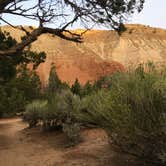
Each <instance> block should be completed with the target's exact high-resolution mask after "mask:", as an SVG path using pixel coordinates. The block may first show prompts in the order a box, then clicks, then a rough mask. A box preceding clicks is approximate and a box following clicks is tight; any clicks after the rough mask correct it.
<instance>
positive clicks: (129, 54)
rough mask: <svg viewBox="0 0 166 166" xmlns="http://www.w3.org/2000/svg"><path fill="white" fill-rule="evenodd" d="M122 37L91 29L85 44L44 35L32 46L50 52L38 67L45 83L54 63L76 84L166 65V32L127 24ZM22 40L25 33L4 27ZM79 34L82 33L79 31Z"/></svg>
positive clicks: (66, 78)
mask: <svg viewBox="0 0 166 166" xmlns="http://www.w3.org/2000/svg"><path fill="white" fill-rule="evenodd" d="M127 27H128V29H127V31H126V32H124V33H123V34H122V35H121V36H118V35H117V33H116V32H114V31H103V30H92V31H88V32H86V33H85V34H84V35H83V41H84V42H83V43H81V44H79V43H74V42H70V41H66V40H63V39H60V38H58V37H56V36H53V35H50V34H44V35H42V36H40V37H39V38H38V40H37V41H35V42H34V43H33V44H32V49H33V50H35V51H45V52H46V53H47V59H46V62H45V63H43V64H41V65H40V66H39V68H38V73H39V75H40V78H41V80H42V81H43V83H46V82H47V80H48V75H49V70H50V66H51V64H52V63H54V64H55V65H56V67H57V73H58V75H59V77H60V78H61V79H62V80H64V81H66V82H68V83H70V84H71V83H73V82H74V80H75V78H78V79H79V81H80V82H81V83H83V84H84V83H85V82H86V81H87V80H90V81H93V80H96V79H97V78H99V77H100V76H102V75H105V74H108V73H113V72H115V71H117V70H118V71H119V70H120V71H121V70H124V69H125V68H127V67H135V66H137V65H138V64H140V63H146V62H148V61H153V62H154V63H156V64H157V65H158V66H160V67H161V66H164V65H165V64H166V30H162V29H157V28H150V27H146V26H143V25H127ZM2 29H3V30H4V29H5V30H6V31H9V32H10V33H11V35H12V36H14V37H15V38H16V39H17V40H20V36H23V35H24V33H23V32H21V31H19V30H16V29H11V28H10V27H2ZM77 32H78V33H79V32H80V31H77Z"/></svg>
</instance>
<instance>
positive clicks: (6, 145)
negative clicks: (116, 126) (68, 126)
mask: <svg viewBox="0 0 166 166" xmlns="http://www.w3.org/2000/svg"><path fill="white" fill-rule="evenodd" d="M81 136H82V138H83V142H82V143H80V144H79V145H77V146H76V147H73V148H65V147H64V145H65V143H66V138H65V136H64V134H62V133H60V132H49V133H48V132H47V133H46V132H45V133H43V132H42V131H40V130H39V129H31V130H30V129H27V124H26V123H24V122H22V120H21V119H18V118H16V119H3V120H0V166H110V165H111V166H113V165H112V164H110V162H109V161H110V158H111V156H112V155H111V153H110V149H109V146H108V143H107V137H106V134H105V133H104V131H103V130H101V129H91V130H84V131H82V133H81Z"/></svg>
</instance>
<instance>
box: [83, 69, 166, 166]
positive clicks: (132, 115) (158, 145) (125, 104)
mask: <svg viewBox="0 0 166 166" xmlns="http://www.w3.org/2000/svg"><path fill="white" fill-rule="evenodd" d="M109 80H110V81H109V83H110V85H111V88H109V89H107V90H100V91H99V92H97V93H94V94H92V95H91V96H88V97H86V98H85V99H84V102H85V104H84V106H85V108H84V110H86V114H87V116H85V115H82V118H83V119H85V120H91V121H93V122H94V123H97V125H98V126H101V127H103V128H104V129H105V130H106V132H107V133H108V136H109V138H110V143H111V145H112V146H113V147H114V148H115V149H116V150H120V151H122V152H125V153H127V154H130V155H133V156H135V157H137V158H139V159H141V160H142V161H144V162H145V163H146V162H147V163H148V165H164V164H165V159H166V158H165V156H166V74H165V71H163V72H160V73H159V72H157V71H155V70H154V69H153V70H148V72H145V71H144V68H143V67H142V66H140V67H139V68H138V69H136V70H135V71H133V72H128V73H116V74H114V75H112V76H110V79H109Z"/></svg>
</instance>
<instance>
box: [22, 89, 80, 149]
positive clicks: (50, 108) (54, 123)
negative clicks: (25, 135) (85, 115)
mask: <svg viewBox="0 0 166 166" xmlns="http://www.w3.org/2000/svg"><path fill="white" fill-rule="evenodd" d="M80 105H81V100H80V97H79V96H77V95H74V94H73V93H72V92H71V91H69V90H64V91H61V93H56V94H54V95H52V98H49V101H48V102H47V101H40V100H37V101H33V102H32V103H31V104H28V105H27V107H26V112H25V113H24V119H25V120H26V121H27V122H28V123H29V127H35V126H36V125H37V124H38V122H39V121H40V122H41V124H42V126H43V129H44V130H50V129H61V130H62V131H63V132H64V133H65V134H66V136H67V138H68V141H69V142H68V145H71V146H73V145H75V144H76V143H77V142H78V140H79V128H80V125H79V121H78V119H77V114H78V113H79V111H80Z"/></svg>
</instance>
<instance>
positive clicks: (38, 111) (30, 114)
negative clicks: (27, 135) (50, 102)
mask: <svg viewBox="0 0 166 166" xmlns="http://www.w3.org/2000/svg"><path fill="white" fill-rule="evenodd" d="M46 105H47V101H42V100H35V101H33V102H32V103H30V104H28V105H27V106H26V111H25V113H24V116H23V119H24V120H25V121H27V122H28V124H29V128H32V127H35V126H36V125H37V123H38V122H39V120H41V119H42V114H43V112H44V110H45V107H46Z"/></svg>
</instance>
